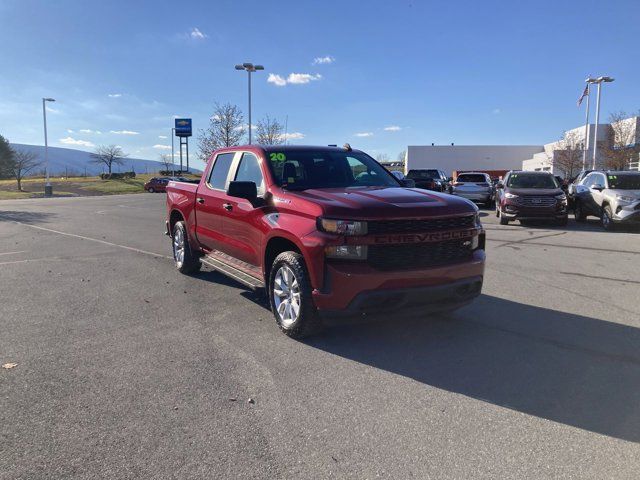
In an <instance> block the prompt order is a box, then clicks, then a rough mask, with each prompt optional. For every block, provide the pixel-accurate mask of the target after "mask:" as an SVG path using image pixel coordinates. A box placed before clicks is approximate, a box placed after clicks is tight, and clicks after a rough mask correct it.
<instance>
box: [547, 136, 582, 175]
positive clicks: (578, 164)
mask: <svg viewBox="0 0 640 480" xmlns="http://www.w3.org/2000/svg"><path fill="white" fill-rule="evenodd" d="M560 144H561V145H562V149H560V150H556V151H554V152H553V166H554V168H555V169H557V170H558V171H559V172H562V174H563V176H564V178H574V177H575V176H576V175H577V174H578V173H579V172H580V169H581V168H582V156H583V150H584V142H583V140H582V137H581V136H580V135H579V134H578V133H576V132H573V131H572V132H565V134H564V135H563V137H562V140H561V141H560Z"/></svg>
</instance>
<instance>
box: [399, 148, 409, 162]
mask: <svg viewBox="0 0 640 480" xmlns="http://www.w3.org/2000/svg"><path fill="white" fill-rule="evenodd" d="M406 157H407V151H406V150H402V151H401V152H400V153H399V154H398V157H397V160H398V162H402V163H404V160H405V158H406Z"/></svg>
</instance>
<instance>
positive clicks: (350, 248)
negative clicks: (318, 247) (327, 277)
mask: <svg viewBox="0 0 640 480" xmlns="http://www.w3.org/2000/svg"><path fill="white" fill-rule="evenodd" d="M367 250H368V249H367V246H366V245H331V246H328V247H325V248H324V254H325V256H326V257H327V258H337V259H341V260H366V259H367Z"/></svg>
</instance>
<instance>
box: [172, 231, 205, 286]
mask: <svg viewBox="0 0 640 480" xmlns="http://www.w3.org/2000/svg"><path fill="white" fill-rule="evenodd" d="M180 239H182V242H180ZM176 241H177V242H178V243H182V248H183V255H182V259H179V251H178V248H177V245H176ZM171 247H172V248H171V250H172V251H173V260H174V262H175V265H176V268H177V269H178V271H179V272H180V273H184V274H185V275H188V274H190V273H195V272H197V271H199V270H200V268H201V267H202V263H200V259H199V258H198V256H197V255H195V254H194V252H193V249H192V248H191V245H190V244H189V236H188V235H187V227H186V225H185V223H184V222H176V224H175V225H174V226H173V231H172V232H171Z"/></svg>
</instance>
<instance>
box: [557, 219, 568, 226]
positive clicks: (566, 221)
mask: <svg viewBox="0 0 640 480" xmlns="http://www.w3.org/2000/svg"><path fill="white" fill-rule="evenodd" d="M568 223H569V218H568V217H565V218H563V219H561V220H556V225H557V226H559V227H566V226H567V224H568Z"/></svg>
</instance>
